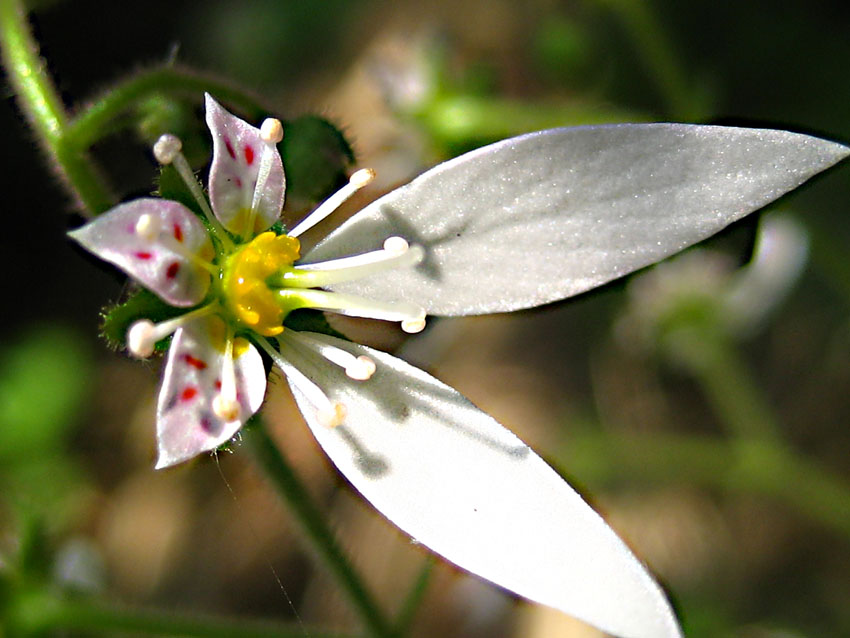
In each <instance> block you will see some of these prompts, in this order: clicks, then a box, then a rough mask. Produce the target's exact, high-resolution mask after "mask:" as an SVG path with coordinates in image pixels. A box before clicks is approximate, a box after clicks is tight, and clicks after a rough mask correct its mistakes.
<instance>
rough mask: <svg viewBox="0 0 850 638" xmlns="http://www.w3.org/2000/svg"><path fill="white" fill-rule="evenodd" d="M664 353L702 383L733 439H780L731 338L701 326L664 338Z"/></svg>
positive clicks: (771, 413)
mask: <svg viewBox="0 0 850 638" xmlns="http://www.w3.org/2000/svg"><path fill="white" fill-rule="evenodd" d="M663 345H664V349H665V352H666V354H667V356H668V357H670V358H671V359H672V360H673V361H674V362H675V363H676V364H677V365H679V366H684V367H685V368H686V369H687V370H688V372H689V373H690V374H691V375H693V376H694V377H695V378H696V379H697V380H698V381H699V383H700V386H701V387H702V389H703V392H704V393H705V394H706V396H707V398H708V400H709V402H710V403H711V406H712V408H713V409H714V411H715V412H716V413H717V416H718V418H719V419H720V422H721V423H722V424H723V425H724V426H725V427H726V430H727V432H728V434H729V435H730V436H731V437H732V438H737V439H742V440H754V441H755V440H761V441H775V442H779V441H780V440H781V431H782V430H781V427H780V425H779V423H778V419H777V417H776V415H775V414H774V411H773V409H772V408H771V406H770V404H769V402H768V400H767V397H766V396H765V395H764V393H763V392H762V391H761V389H760V388H759V387H758V384H757V383H756V381H755V379H754V378H753V375H752V374H751V372H750V370H749V369H748V367H747V365H746V363H745V362H744V361H743V359H742V358H741V355H740V353H739V352H738V351H737V349H736V347H735V345H734V344H733V343H732V341H731V339H730V337H729V336H728V335H726V334H724V333H723V332H722V330H719V329H712V328H704V327H703V326H701V325H700V324H694V326H693V327H681V328H678V329H676V330H673V331H671V332H669V333H668V334H667V335H665V336H664V337H663Z"/></svg>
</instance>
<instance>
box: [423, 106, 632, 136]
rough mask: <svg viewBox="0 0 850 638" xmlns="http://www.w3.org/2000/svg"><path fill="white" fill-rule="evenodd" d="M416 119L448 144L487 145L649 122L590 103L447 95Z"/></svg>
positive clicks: (627, 112)
mask: <svg viewBox="0 0 850 638" xmlns="http://www.w3.org/2000/svg"><path fill="white" fill-rule="evenodd" d="M418 117H419V118H420V119H421V120H422V121H423V123H424V124H425V126H426V127H427V128H428V130H429V132H430V133H431V135H432V136H434V137H435V138H437V139H438V140H441V141H442V142H444V143H447V144H453V145H461V146H463V145H464V144H469V143H480V142H482V141H484V142H489V141H495V140H499V139H503V138H506V137H512V136H514V135H519V134H520V133H527V132H528V131H538V130H541V129H547V128H554V127H558V126H579V125H585V124H612V123H619V122H640V121H648V119H649V118H648V117H647V116H646V114H642V113H636V112H634V111H628V110H625V109H618V108H615V107H611V106H606V105H603V104H597V103H592V102H577V101H572V102H569V103H563V104H559V103H544V104H540V103H531V102H522V101H519V100H509V99H499V98H495V97H479V96H476V95H462V94H448V95H441V96H438V97H435V98H434V99H433V100H431V101H429V102H428V103H427V104H426V105H425V107H424V108H423V109H422V111H421V113H419V114H418Z"/></svg>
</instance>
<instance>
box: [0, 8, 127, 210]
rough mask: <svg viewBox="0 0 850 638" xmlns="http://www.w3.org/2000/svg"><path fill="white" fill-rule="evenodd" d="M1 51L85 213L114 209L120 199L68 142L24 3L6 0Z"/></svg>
mask: <svg viewBox="0 0 850 638" xmlns="http://www.w3.org/2000/svg"><path fill="white" fill-rule="evenodd" d="M0 50H2V58H3V65H4V67H5V68H6V72H7V73H8V77H9V81H10V82H11V83H12V86H13V87H14V89H15V93H16V94H17V96H18V105H19V107H20V109H21V110H22V111H23V113H24V114H25V115H26V117H27V119H28V120H29V121H30V123H31V125H32V127H33V130H34V131H35V133H36V139H37V140H38V141H39V143H40V144H41V145H42V147H43V148H44V150H45V151H46V152H47V154H48V156H49V157H50V158H51V160H52V161H51V164H52V165H53V167H54V168H55V170H56V171H57V173H58V174H59V176H60V177H61V178H62V181H63V183H64V184H65V185H66V186H67V187H68V189H69V190H70V191H71V193H72V195H73V196H74V198H75V199H76V200H77V202H78V203H79V204H80V205H81V207H82V211H81V212H82V214H83V215H85V216H91V215H92V214H97V213H100V212H103V211H104V210H106V209H107V208H109V207H110V206H112V205H113V204H114V197H113V196H112V194H111V193H110V191H109V188H108V187H107V185H106V182H105V181H104V179H103V177H102V176H101V175H100V173H99V172H98V170H97V169H96V168H95V166H94V165H93V163H92V161H91V158H89V157H88V155H87V154H86V152H85V151H84V150H81V149H80V148H79V147H77V146H75V145H73V144H69V142H68V137H67V131H68V123H69V120H68V114H67V112H66V111H65V107H64V105H63V104H62V100H61V98H60V97H59V94H58V92H57V91H56V87H55V86H54V85H53V81H52V80H51V78H50V75H49V74H48V72H47V70H46V68H45V63H44V60H42V59H41V57H40V56H39V51H38V46H37V45H36V43H35V40H34V39H33V37H32V33H31V32H30V28H29V24H28V23H27V18H26V14H25V12H24V9H23V6H22V4H21V3H20V2H19V1H18V0H0Z"/></svg>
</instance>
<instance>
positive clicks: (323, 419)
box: [316, 401, 348, 428]
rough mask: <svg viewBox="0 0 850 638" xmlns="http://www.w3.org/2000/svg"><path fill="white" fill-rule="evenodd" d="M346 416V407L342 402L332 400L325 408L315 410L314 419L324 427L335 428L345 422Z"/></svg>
mask: <svg viewBox="0 0 850 638" xmlns="http://www.w3.org/2000/svg"><path fill="white" fill-rule="evenodd" d="M347 416H348V408H346V407H345V404H344V403H341V402H339V401H334V402H332V403H331V404H330V406H328V407H327V408H324V409H321V410H316V420H318V422H319V425H323V426H324V427H326V428H335V427H337V426H340V425H342V424H343V423H345V417H347Z"/></svg>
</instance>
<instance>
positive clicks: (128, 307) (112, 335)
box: [100, 288, 186, 351]
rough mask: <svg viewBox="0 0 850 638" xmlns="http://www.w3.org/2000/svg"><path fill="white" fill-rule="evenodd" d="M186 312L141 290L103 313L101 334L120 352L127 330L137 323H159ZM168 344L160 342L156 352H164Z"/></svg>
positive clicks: (166, 340)
mask: <svg viewBox="0 0 850 638" xmlns="http://www.w3.org/2000/svg"><path fill="white" fill-rule="evenodd" d="M185 312H186V309H185V308H175V307H174V306H169V305H168V304H167V303H165V302H164V301H162V299H160V298H159V297H157V296H156V295H155V294H153V293H152V292H150V291H149V290H147V289H145V288H139V289H137V290H136V291H135V292H133V293H131V294H130V296H129V297H128V298H127V300H126V301H124V302H122V303H118V304H115V305H114V306H112V307H107V308H104V309H103V310H102V311H101V317H102V318H103V322H102V323H101V324H100V333H101V335H102V336H103V337H104V338H105V339H106V341H107V343H109V346H110V347H111V348H113V349H115V350H120V349H121V348H124V346H125V345H126V337H127V330H129V328H130V326H131V325H133V323H134V322H135V321H138V320H139V319H150V320H151V321H152V322H154V323H158V322H160V321H165V320H166V319H171V318H172V317H176V316H178V315H182V314H184V313H185ZM167 344H168V339H163V340H162V341H159V342H158V343H157V344H156V350H157V351H164V350H165V349H166V347H167Z"/></svg>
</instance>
